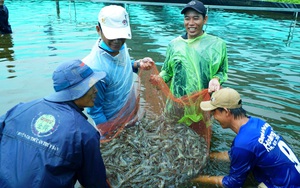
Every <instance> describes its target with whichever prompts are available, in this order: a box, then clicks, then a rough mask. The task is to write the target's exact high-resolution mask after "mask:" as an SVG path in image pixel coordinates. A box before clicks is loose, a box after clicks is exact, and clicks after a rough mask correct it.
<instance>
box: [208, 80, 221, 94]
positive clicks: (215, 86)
mask: <svg viewBox="0 0 300 188" xmlns="http://www.w3.org/2000/svg"><path fill="white" fill-rule="evenodd" d="M219 89H220V82H219V78H213V79H211V80H210V81H209V84H208V92H209V93H211V92H214V91H218V90H219Z"/></svg>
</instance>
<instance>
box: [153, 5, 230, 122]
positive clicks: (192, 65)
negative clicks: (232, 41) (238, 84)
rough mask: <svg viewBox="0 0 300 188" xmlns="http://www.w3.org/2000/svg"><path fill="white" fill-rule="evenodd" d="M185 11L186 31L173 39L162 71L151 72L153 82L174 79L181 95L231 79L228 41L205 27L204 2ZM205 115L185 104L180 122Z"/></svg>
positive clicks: (173, 88) (213, 88)
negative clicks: (208, 32) (152, 73)
mask: <svg viewBox="0 0 300 188" xmlns="http://www.w3.org/2000/svg"><path fill="white" fill-rule="evenodd" d="M181 14H184V26H185V30H186V33H185V34H184V35H182V36H178V37H177V38H175V39H173V40H172V41H171V42H170V44H169V45H168V48H167V52H166V59H165V61H164V65H163V67H162V69H161V72H160V73H159V75H151V78H150V82H151V83H152V84H157V83H159V80H161V79H163V81H164V82H166V83H169V82H170V90H171V92H172V94H173V95H174V96H175V97H177V98H180V97H182V96H185V95H191V94H192V93H194V92H199V91H201V90H203V89H208V91H209V92H213V91H217V90H219V89H220V85H221V84H222V83H223V82H225V81H226V80H227V70H228V58H227V50H226V43H225V42H224V40H222V39H221V38H219V37H216V36H213V35H210V34H207V33H206V32H205V31H204V30H203V26H204V24H206V22H207V20H208V16H207V15H206V8H205V6H204V5H203V3H202V2H200V1H197V0H192V1H191V2H189V3H188V4H187V5H186V6H185V7H184V8H183V9H182V11H181ZM168 108H169V106H167V109H168ZM201 119H202V115H201V114H199V113H197V112H196V110H195V107H185V110H184V116H183V117H182V118H181V119H180V120H179V122H182V123H186V124H187V125H191V124H192V123H193V122H199V121H200V120H201Z"/></svg>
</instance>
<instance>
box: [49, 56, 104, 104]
mask: <svg viewBox="0 0 300 188" xmlns="http://www.w3.org/2000/svg"><path fill="white" fill-rule="evenodd" d="M105 76H106V73H105V72H94V71H93V70H92V69H91V68H90V67H89V66H87V65H86V64H85V63H83V62H82V61H81V60H72V61H68V62H65V63H62V64H60V65H59V66H58V67H57V68H56V70H55V71H54V73H53V76H52V80H53V87H54V90H55V93H52V94H50V95H48V96H47V97H45V99H46V100H49V101H53V102H65V101H72V100H76V99H79V98H80V97H82V96H83V95H84V94H86V93H87V92H88V90H89V89H90V88H91V87H93V85H95V84H96V83H97V82H98V81H99V80H101V79H103V78H104V77H105Z"/></svg>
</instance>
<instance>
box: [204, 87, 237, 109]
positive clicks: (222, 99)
mask: <svg viewBox="0 0 300 188" xmlns="http://www.w3.org/2000/svg"><path fill="white" fill-rule="evenodd" d="M241 106H242V100H241V96H240V94H239V93H238V92H237V91H236V90H234V89H231V88H228V87H227V88H222V89H220V90H218V91H216V92H214V93H213V94H212V96H211V99H210V101H203V102H201V103H200V107H201V109H202V110H203V111H211V110H214V109H216V108H228V109H235V108H240V107H241Z"/></svg>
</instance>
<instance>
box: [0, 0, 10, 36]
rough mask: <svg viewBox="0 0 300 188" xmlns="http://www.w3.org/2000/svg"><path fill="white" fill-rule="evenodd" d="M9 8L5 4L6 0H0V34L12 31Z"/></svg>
mask: <svg viewBox="0 0 300 188" xmlns="http://www.w3.org/2000/svg"><path fill="white" fill-rule="evenodd" d="M8 16H9V13H8V9H7V7H6V6H5V5H4V0H0V34H8V33H12V31H11V27H10V25H9V22H8Z"/></svg>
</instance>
